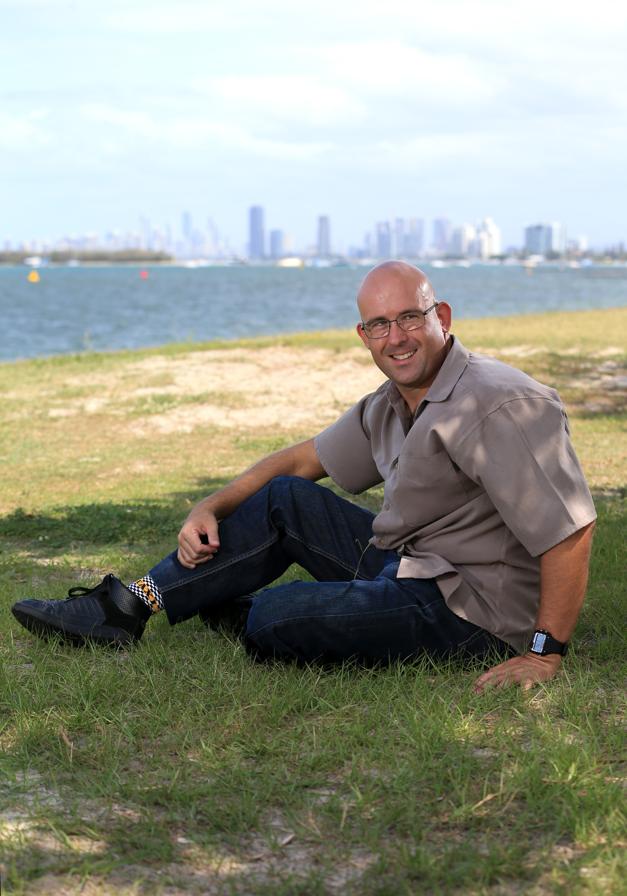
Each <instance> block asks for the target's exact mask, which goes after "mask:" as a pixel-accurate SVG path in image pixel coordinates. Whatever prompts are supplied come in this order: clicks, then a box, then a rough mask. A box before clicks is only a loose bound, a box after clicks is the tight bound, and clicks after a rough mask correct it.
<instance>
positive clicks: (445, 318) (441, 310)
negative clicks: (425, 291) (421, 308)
mask: <svg viewBox="0 0 627 896" xmlns="http://www.w3.org/2000/svg"><path fill="white" fill-rule="evenodd" d="M435 313H436V314H437V316H438V320H439V321H440V325H441V326H442V329H443V330H444V331H445V333H448V332H449V331H450V329H451V323H452V321H453V309H452V308H451V306H450V305H449V303H448V302H438V305H437V308H436V309H435Z"/></svg>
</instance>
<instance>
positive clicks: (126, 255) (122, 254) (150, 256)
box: [0, 249, 174, 264]
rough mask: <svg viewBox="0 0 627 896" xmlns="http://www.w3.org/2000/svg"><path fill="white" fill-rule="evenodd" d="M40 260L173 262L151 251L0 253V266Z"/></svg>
mask: <svg viewBox="0 0 627 896" xmlns="http://www.w3.org/2000/svg"><path fill="white" fill-rule="evenodd" d="M34 257H37V258H41V260H42V262H43V263H46V264H47V263H50V264H68V262H70V261H77V262H79V263H83V262H85V263H86V264H89V263H91V264H97V263H98V262H100V263H102V264H105V263H110V262H117V263H120V264H138V263H143V262H146V263H149V262H152V263H157V262H168V261H174V257H173V256H172V255H168V253H167V252H155V251H153V250H151V249H119V250H115V251H112V250H109V249H55V250H53V251H52V252H42V253H39V252H27V251H25V250H19V251H10V252H0V264H24V262H25V260H26V259H27V258H34Z"/></svg>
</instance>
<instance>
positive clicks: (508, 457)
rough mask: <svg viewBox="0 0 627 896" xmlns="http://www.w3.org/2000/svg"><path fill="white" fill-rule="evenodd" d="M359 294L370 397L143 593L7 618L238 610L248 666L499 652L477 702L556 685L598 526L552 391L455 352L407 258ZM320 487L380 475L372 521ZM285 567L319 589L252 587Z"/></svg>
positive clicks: (122, 624)
mask: <svg viewBox="0 0 627 896" xmlns="http://www.w3.org/2000/svg"><path fill="white" fill-rule="evenodd" d="M357 301H358V306H359V310H360V313H361V322H360V323H359V324H358V325H357V332H358V334H359V336H360V338H361V340H362V341H363V343H364V345H365V346H366V347H367V348H368V349H369V351H370V353H371V355H372V358H373V360H374V362H375V363H376V364H377V366H378V367H379V368H380V369H381V370H382V371H383V373H384V374H385V375H386V377H387V382H386V383H384V385H383V386H381V387H380V388H379V389H378V390H377V391H376V392H374V393H372V394H370V395H367V396H366V397H365V398H363V399H362V400H361V401H359V402H358V403H357V404H356V405H355V406H354V407H353V408H351V409H350V410H349V411H347V412H346V413H345V414H344V415H343V416H342V417H341V418H340V419H339V420H338V421H336V422H335V423H334V424H332V425H331V426H329V427H328V428H327V429H325V430H324V431H323V432H321V433H319V434H318V435H317V436H316V437H315V438H314V439H310V440H308V441H305V442H302V443H299V444H297V445H293V446H292V447H290V448H287V449H284V450H282V451H278V452H276V453H274V454H271V455H269V456H268V457H266V458H264V459H262V460H261V461H259V462H258V463H257V464H255V465H254V466H253V467H251V468H250V469H249V470H247V471H246V472H245V473H243V474H242V475H241V476H240V477H238V478H237V479H235V480H234V481H233V482H231V483H230V484H229V485H227V486H226V487H225V488H224V489H222V490H221V491H219V492H216V493H215V494H213V495H210V496H209V497H207V498H205V499H204V500H203V501H201V502H200V503H199V504H198V505H197V506H196V507H195V508H194V509H193V510H192V512H191V513H190V515H189V517H188V518H187V520H186V521H185V523H184V525H183V527H182V529H181V531H180V533H179V537H178V551H177V552H175V553H173V554H171V555H170V556H169V557H166V558H165V560H163V561H162V562H161V563H159V564H158V565H157V566H156V567H154V569H152V570H151V571H150V573H149V574H148V575H146V576H144V577H143V578H141V579H139V580H138V581H137V582H134V583H131V584H130V585H129V586H128V587H125V586H124V585H123V584H122V583H121V582H120V581H119V580H118V579H116V578H115V577H114V576H107V577H105V579H104V580H103V582H101V583H100V585H98V586H97V587H96V588H94V589H92V590H90V591H88V590H87V589H72V590H71V591H70V597H69V599H68V600H66V601H37V600H23V601H20V602H19V603H17V604H16V605H15V606H14V607H13V612H14V614H15V616H16V618H17V619H18V620H19V621H20V622H21V623H22V624H23V625H25V626H26V627H27V628H29V629H30V630H31V631H33V632H35V633H37V634H40V635H43V636H47V635H49V634H51V633H57V634H60V635H61V636H63V637H65V638H67V639H68V640H70V641H73V642H74V643H83V642H84V641H85V640H86V639H87V638H91V639H93V640H95V641H99V642H103V643H114V644H124V643H129V642H131V641H133V640H136V639H138V638H139V637H140V636H141V634H142V632H143V629H144V626H145V623H146V621H147V620H148V618H150V616H151V614H152V613H153V612H155V611H159V610H160V609H165V611H166V613H167V616H168V619H169V621H170V622H171V623H172V624H174V623H176V622H179V621H182V620H184V619H188V618H190V617H191V616H194V615H196V614H200V615H201V616H202V617H203V618H205V619H208V618H212V617H215V615H216V614H218V615H219V613H220V612H222V611H227V612H233V609H234V608H236V609H237V610H238V612H241V614H242V620H243V623H242V624H243V626H244V635H245V639H246V641H247V643H248V644H249V645H250V646H251V647H252V648H253V649H254V650H255V651H256V652H257V653H258V654H260V655H262V656H263V655H265V656H268V655H269V656H277V657H285V658H293V659H298V660H304V661H314V660H318V659H323V660H330V661H336V660H342V659H345V658H349V657H358V658H361V659H363V660H365V661H368V662H381V661H388V660H390V659H401V660H402V659H407V658H410V657H414V656H417V655H419V654H421V653H423V652H427V653H429V654H430V655H432V656H435V657H442V656H460V657H473V656H474V657H485V658H490V657H496V658H498V659H501V660H502V662H499V663H498V664H497V665H495V666H493V667H492V668H490V669H488V671H487V672H485V673H484V674H483V675H481V677H480V678H479V679H478V680H477V683H476V685H475V687H476V690H478V691H481V690H483V688H484V687H486V686H488V685H490V686H492V685H496V686H501V685H503V684H505V683H508V682H516V683H519V684H521V685H523V686H524V687H529V686H531V685H532V684H534V683H536V682H539V681H544V680H547V679H549V678H551V677H552V676H553V675H554V674H555V673H556V672H557V670H558V669H559V667H560V664H561V661H562V656H563V654H564V653H565V651H566V644H567V642H568V639H569V637H570V635H571V633H572V631H573V629H574V626H575V623H576V620H577V617H578V615H579V611H580V608H581V605H582V603H583V599H584V594H585V589H586V583H587V574H588V564H589V556H590V546H591V539H592V529H593V525H594V519H595V512H594V506H593V504H592V499H591V497H590V493H589V491H588V488H587V486H586V484H585V481H584V478H583V475H582V472H581V469H580V467H579V464H578V461H577V459H576V457H575V454H574V452H573V449H572V446H571V443H570V439H569V434H568V424H567V419H566V415H565V413H564V410H563V407H562V405H561V403H560V400H559V396H558V395H557V393H556V392H555V391H554V390H553V389H550V388H548V387H547V386H543V385H541V384H540V383H537V382H535V381H534V380H532V379H531V378H530V377H528V376H526V375H525V374H523V373H522V372H521V371H518V370H515V369H514V368H511V367H509V366H507V365H505V364H502V363H500V362H498V361H495V360H493V359H490V358H484V357H481V356H477V355H473V354H471V353H469V352H468V351H467V350H466V349H465V348H464V347H463V346H462V344H461V343H460V342H459V340H457V339H456V338H455V337H453V336H452V335H451V333H450V328H451V308H450V306H449V305H448V304H447V303H446V302H437V301H436V300H435V296H434V293H433V288H432V286H431V284H430V283H429V281H428V280H427V278H426V276H425V275H424V274H423V273H422V272H421V271H419V270H418V269H416V268H414V267H412V266H411V265H408V264H405V263H402V262H386V263H384V264H381V265H379V266H378V267H376V268H374V269H373V270H372V271H371V272H370V273H369V274H368V275H367V277H366V278H365V280H364V282H363V284H362V286H361V288H360V290H359V294H358V300H357ZM327 475H329V476H331V478H332V479H333V480H334V481H335V482H337V483H338V484H339V485H340V486H342V487H343V488H344V489H346V490H347V491H349V492H351V493H359V492H362V491H364V490H365V489H367V488H369V487H371V486H373V485H376V484H377V483H380V482H383V483H384V485H385V488H384V499H383V506H382V508H381V511H380V512H379V513H378V514H377V515H376V516H375V515H373V514H371V513H369V512H368V511H366V510H364V509H362V508H360V507H358V506H356V505H355V504H353V503H352V502H349V501H346V500H344V499H342V498H339V497H338V496H337V495H335V494H334V493H333V492H331V491H330V490H329V489H326V488H323V487H321V486H319V485H316V484H315V482H316V481H317V480H319V479H321V478H323V477H324V476H327ZM292 563H299V564H300V565H301V566H302V567H304V568H305V569H306V570H307V571H308V572H309V573H310V574H311V575H312V576H313V577H314V579H315V580H316V581H313V582H310V581H307V582H301V581H299V582H290V583H287V584H282V585H278V586H274V587H270V588H266V587H265V586H268V585H270V584H271V583H272V582H274V581H275V579H277V578H278V577H279V576H280V575H281V574H282V573H283V572H284V571H285V570H286V569H287V568H288V567H289V566H290V565H291V564H292ZM259 589H262V590H259ZM514 654H518V655H514Z"/></svg>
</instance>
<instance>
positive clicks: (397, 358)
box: [392, 352, 414, 361]
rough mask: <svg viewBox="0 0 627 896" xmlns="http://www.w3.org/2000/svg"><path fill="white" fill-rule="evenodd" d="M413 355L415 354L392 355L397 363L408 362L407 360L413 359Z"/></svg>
mask: <svg viewBox="0 0 627 896" xmlns="http://www.w3.org/2000/svg"><path fill="white" fill-rule="evenodd" d="M413 354H414V353H413V352H405V354H404V355H392V357H393V358H394V359H395V360H396V361H406V360H407V358H411V356H412V355H413Z"/></svg>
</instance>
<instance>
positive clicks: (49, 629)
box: [12, 607, 138, 647]
mask: <svg viewBox="0 0 627 896" xmlns="http://www.w3.org/2000/svg"><path fill="white" fill-rule="evenodd" d="M12 613H13V615H14V616H15V618H16V619H17V621H18V622H19V623H20V625H23V626H24V628H26V629H28V631H29V632H32V633H33V634H35V635H39V636H40V637H42V638H46V639H47V638H52V637H55V636H58V637H61V638H63V639H64V640H66V641H68V642H69V643H71V644H73V645H75V646H77V647H79V646H81V645H83V644H86V643H93V644H100V645H103V646H107V647H125V646H127V645H128V644H132V643H133V642H134V641H136V640H138V639H137V638H136V637H135V636H134V635H132V634H131V633H130V632H125V631H123V630H122V631H121V630H120V629H114V628H111V627H110V626H108V625H95V626H94V627H93V628H92V629H90V631H89V632H85V631H84V630H81V629H79V628H78V627H74V626H71V625H67V626H60V625H52V624H51V622H50V620H49V619H48V617H47V616H45V615H44V614H43V613H42V614H38V613H37V612H36V611H34V610H32V609H31V610H29V611H28V612H26V611H25V610H22V609H21V608H20V607H13V608H12Z"/></svg>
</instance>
